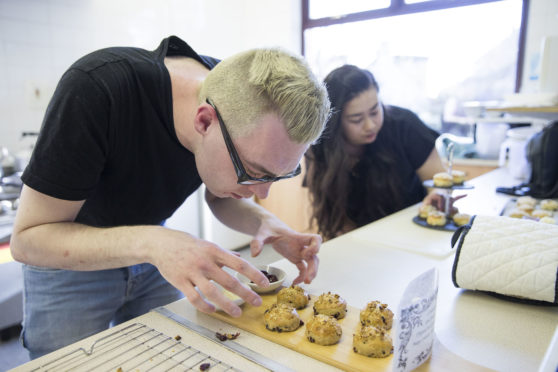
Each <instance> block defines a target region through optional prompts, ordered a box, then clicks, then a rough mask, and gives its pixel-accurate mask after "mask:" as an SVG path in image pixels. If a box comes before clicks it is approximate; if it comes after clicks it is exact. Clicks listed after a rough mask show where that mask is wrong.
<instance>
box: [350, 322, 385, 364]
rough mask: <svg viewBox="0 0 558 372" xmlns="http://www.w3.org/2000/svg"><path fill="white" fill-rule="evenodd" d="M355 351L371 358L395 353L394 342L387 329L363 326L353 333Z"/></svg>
mask: <svg viewBox="0 0 558 372" xmlns="http://www.w3.org/2000/svg"><path fill="white" fill-rule="evenodd" d="M353 351H354V352H355V353H357V354H361V355H364V356H367V357H371V358H385V357H388V356H390V355H391V354H392V353H393V342H392V340H391V336H390V335H389V333H388V332H387V331H386V330H385V329H380V328H377V327H374V326H371V325H367V326H362V327H360V329H359V330H358V332H357V333H355V334H353Z"/></svg>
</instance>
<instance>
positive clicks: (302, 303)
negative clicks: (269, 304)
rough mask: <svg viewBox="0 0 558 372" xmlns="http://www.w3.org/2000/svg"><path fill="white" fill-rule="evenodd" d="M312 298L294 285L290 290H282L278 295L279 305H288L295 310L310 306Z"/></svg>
mask: <svg viewBox="0 0 558 372" xmlns="http://www.w3.org/2000/svg"><path fill="white" fill-rule="evenodd" d="M309 300H310V296H309V295H308V293H306V292H305V291H304V289H302V288H301V287H300V286H298V285H292V286H290V287H288V288H282V289H281V290H280V291H279V293H277V303H278V304H288V305H291V306H292V307H294V308H295V309H298V310H300V309H304V308H305V307H306V305H308V301H309Z"/></svg>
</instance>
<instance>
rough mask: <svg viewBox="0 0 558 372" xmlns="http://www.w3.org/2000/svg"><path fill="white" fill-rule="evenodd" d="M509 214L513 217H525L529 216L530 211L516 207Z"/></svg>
mask: <svg viewBox="0 0 558 372" xmlns="http://www.w3.org/2000/svg"><path fill="white" fill-rule="evenodd" d="M508 215H509V216H510V217H512V218H523V217H528V216H529V213H527V212H525V211H524V210H521V209H518V208H514V209H512V210H511V211H510V213H509V214H508Z"/></svg>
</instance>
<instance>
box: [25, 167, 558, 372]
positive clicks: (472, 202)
mask: <svg viewBox="0 0 558 372" xmlns="http://www.w3.org/2000/svg"><path fill="white" fill-rule="evenodd" d="M470 182H471V184H472V185H474V189H472V190H465V191H462V192H463V193H467V194H468V196H467V198H465V199H462V200H460V201H459V202H458V204H457V206H458V207H459V208H460V210H461V211H462V212H466V213H470V214H486V215H498V214H500V212H501V211H502V208H503V207H504V206H505V204H506V203H507V201H508V200H509V199H510V197H509V196H506V195H502V194H497V193H496V192H495V188H496V187H497V186H513V185H515V184H517V183H519V182H520V181H518V180H515V179H513V178H511V177H510V176H509V175H508V174H507V172H506V171H505V170H504V169H497V170H495V171H492V172H490V173H487V174H485V175H483V176H480V177H478V178H475V179H473V180H472V181H470ZM417 210H418V207H417V206H412V207H409V208H406V209H404V210H402V211H400V212H398V213H395V214H393V215H391V216H388V217H386V218H384V219H381V220H379V221H377V222H374V223H372V224H370V225H367V226H364V227H362V228H360V229H357V230H354V231H352V232H350V233H348V234H345V235H343V236H341V237H339V238H336V239H333V240H331V241H328V242H326V243H324V244H323V246H322V248H321V250H320V254H319V258H320V271H319V274H318V276H317V278H316V279H315V280H314V281H313V282H312V283H311V284H310V285H305V286H304V287H305V289H306V290H307V291H308V292H309V293H312V294H316V295H318V294H321V293H323V292H328V291H331V292H336V293H338V294H340V295H341V296H342V297H343V298H345V299H346V301H347V303H348V304H349V305H350V306H352V307H355V308H362V307H364V306H365V305H366V303H367V302H369V301H371V300H380V301H382V302H384V303H387V304H388V305H389V306H390V307H391V308H393V309H397V306H398V303H399V300H400V297H401V295H402V293H403V291H404V290H405V288H406V286H407V284H408V283H409V282H410V281H411V280H412V279H413V278H415V277H416V276H418V275H419V274H421V273H423V272H425V271H426V270H428V269H430V268H432V267H435V268H437V270H438V273H439V289H438V300H437V311H436V321H435V332H436V338H437V342H436V344H437V347H435V350H434V353H433V357H432V359H433V360H432V363H430V364H428V365H425V366H422V367H421V368H420V370H429V371H443V370H452V368H451V367H450V366H451V365H454V366H455V365H459V364H452V363H457V362H460V363H465V364H462V365H466V366H467V367H466V368H465V369H461V370H472V371H484V370H490V369H492V370H498V371H536V370H537V369H538V368H539V365H540V363H541V361H542V360H543V357H544V355H545V351H546V350H547V349H548V348H549V345H550V343H551V340H552V337H553V334H554V332H555V329H556V327H557V325H558V308H556V307H551V306H535V305H528V304H521V303H516V302H511V301H506V300H502V299H498V298H495V297H492V296H490V295H487V294H483V293H475V292H471V291H466V290H462V289H458V288H455V287H454V286H453V284H452V281H451V268H452V264H453V255H454V252H453V250H452V249H451V245H450V240H451V236H452V233H451V232H446V231H438V230H433V229H428V228H424V227H422V226H418V225H416V224H414V223H413V222H412V218H413V217H414V216H415V215H416V214H417ZM273 265H275V266H277V267H280V268H282V269H283V270H285V271H286V272H287V278H290V279H291V280H292V279H293V278H295V277H296V267H295V266H293V265H292V264H290V263H289V262H288V261H286V260H280V261H277V262H275V263H274V264H273ZM285 284H287V285H288V284H289V283H285ZM165 309H166V310H167V311H170V312H171V313H173V314H176V315H177V316H179V317H182V318H185V319H188V320H190V321H193V322H194V323H195V324H198V325H201V326H204V327H206V328H209V329H211V330H212V331H214V332H216V331H218V332H235V331H238V329H237V328H235V327H233V326H232V325H230V324H228V323H227V322H223V321H221V320H218V319H216V318H214V317H212V316H210V315H207V314H203V313H200V312H198V311H196V310H195V309H194V308H193V307H192V306H191V305H190V304H189V303H188V302H187V300H180V301H177V302H174V303H172V304H169V305H167V306H166V307H165ZM135 322H140V323H144V324H147V325H148V326H149V327H152V328H155V329H159V330H161V332H163V333H166V334H167V335H169V336H173V337H174V336H175V333H179V332H180V333H181V335H185V332H186V331H185V329H183V328H181V327H180V326H178V325H177V324H176V323H174V322H173V321H171V320H170V319H168V318H166V317H164V316H161V314H159V313H153V312H151V313H149V314H146V315H143V316H141V317H139V318H137V319H134V320H132V321H130V322H127V323H125V324H123V325H120V326H118V327H116V328H113V329H110V330H107V331H105V332H102V333H100V334H98V335H94V336H92V337H90V338H88V339H85V340H82V341H80V342H78V343H76V344H74V345H70V346H68V347H66V348H63V349H61V350H59V351H56V352H54V353H51V354H49V355H47V356H45V357H42V358H39V359H37V360H35V361H32V362H30V363H27V364H25V365H22V366H20V367H18V368H16V369H15V370H16V371H27V370H31V369H33V368H34V367H38V366H41V365H44V364H46V363H49V361H52V360H56V359H59V358H60V357H61V356H62V355H66V354H68V353H69V352H71V351H74V350H76V349H77V348H79V347H84V348H86V349H89V347H90V346H91V344H92V343H93V342H94V341H96V340H99V339H100V338H102V337H103V336H104V335H107V334H111V333H113V332H115V330H118V329H121V328H123V327H126V326H129V324H131V323H135ZM206 341H207V340H205V341H203V340H193V341H191V342H192V343H193V345H195V346H198V345H199V347H202V346H204V343H206ZM235 342H237V343H238V344H240V345H242V346H244V347H246V348H248V349H250V350H254V351H257V353H258V354H259V355H262V356H263V357H264V358H267V359H269V360H273V361H275V362H277V363H279V364H280V365H281V366H283V367H284V368H285V369H286V368H290V369H292V370H297V371H307V370H312V369H314V370H317V369H318V368H319V369H320V371H330V370H331V371H333V370H338V369H336V368H335V367H333V366H331V365H328V364H325V363H323V362H320V361H318V360H316V359H314V358H310V357H308V356H305V355H303V354H301V353H297V352H296V351H293V350H290V349H288V348H286V347H283V346H280V345H278V344H276V343H274V342H272V341H270V340H267V339H264V338H262V337H259V336H257V335H255V334H252V333H249V332H245V331H241V337H239V338H238V339H237V340H235ZM210 344H211V343H210ZM208 347H209V350H211V352H210V354H212V353H221V352H222V351H221V350H220V349H221V348H219V346H218V345H216V344H214V346H211V345H209V346H208ZM233 354H235V353H233ZM219 355H220V354H219ZM222 358H223V359H224V360H228V361H230V363H232V364H234V365H235V366H236V365H237V364H235V363H245V362H242V361H240V360H238V355H236V354H235V355H232V356H230V357H229V356H225V355H223V356H222ZM235 358H237V359H235ZM438 358H440V359H438ZM444 358H445V359H446V360H447V361H448V364H447V365H445V366H444V364H441V363H439V361H440V360H441V359H444ZM243 360H244V359H243ZM238 365H240V364H238ZM283 367H281V368H279V369H283ZM252 368H253V369H252ZM258 368H259V367H255V366H252V365H244V367H242V368H240V369H241V370H265V369H258ZM388 370H389V369H388Z"/></svg>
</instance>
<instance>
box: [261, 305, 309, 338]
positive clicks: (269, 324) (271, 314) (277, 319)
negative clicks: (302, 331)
mask: <svg viewBox="0 0 558 372" xmlns="http://www.w3.org/2000/svg"><path fill="white" fill-rule="evenodd" d="M264 321H265V328H267V329H268V330H270V331H274V332H292V331H295V330H297V329H298V327H300V326H301V325H303V324H304V322H303V321H302V320H300V316H299V315H298V313H297V311H296V309H295V308H294V307H292V306H291V305H287V304H273V305H271V307H270V308H269V309H267V310H266V311H265V312H264Z"/></svg>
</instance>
